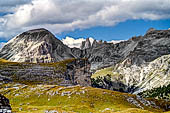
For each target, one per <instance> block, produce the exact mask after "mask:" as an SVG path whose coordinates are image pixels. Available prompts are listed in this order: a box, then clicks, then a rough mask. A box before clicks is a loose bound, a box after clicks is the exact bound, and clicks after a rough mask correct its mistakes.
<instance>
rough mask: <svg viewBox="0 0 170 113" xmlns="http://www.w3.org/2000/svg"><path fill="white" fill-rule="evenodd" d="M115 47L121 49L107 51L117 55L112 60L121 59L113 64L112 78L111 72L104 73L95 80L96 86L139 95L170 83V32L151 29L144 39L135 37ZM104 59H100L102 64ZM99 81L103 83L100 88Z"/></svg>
mask: <svg viewBox="0 0 170 113" xmlns="http://www.w3.org/2000/svg"><path fill="white" fill-rule="evenodd" d="M114 46H117V47H116V49H106V51H107V50H112V52H114V53H111V55H113V54H115V56H114V57H111V58H114V59H116V58H117V59H116V60H112V61H111V62H113V65H112V70H111V71H110V72H111V74H110V76H109V74H108V75H107V73H106V74H101V75H100V76H99V77H100V78H99V77H98V78H96V80H95V81H94V83H95V86H97V87H102V88H107V89H112V90H115V89H116V90H119V91H124V92H131V93H139V92H141V91H144V90H147V89H152V88H156V87H160V86H163V85H165V86H166V85H168V84H170V70H169V62H170V61H169V59H170V56H169V54H170V51H169V50H170V31H169V30H150V31H149V32H148V33H147V34H146V35H144V36H140V37H132V38H131V39H129V40H128V41H125V42H121V43H119V44H115V45H114ZM114 46H113V47H114ZM105 47H107V46H105ZM105 47H104V48H105ZM110 47H111V46H110ZM102 49H103V48H101V50H102ZM97 53H98V54H99V52H97ZM118 53H119V54H118ZM100 54H102V53H100ZM93 55H94V54H93ZM118 55H119V57H117V56H118ZM103 57H104V56H103ZM103 57H101V58H100V59H101V60H100V61H101V62H102V58H103ZM111 58H110V57H108V59H111ZM105 59H106V58H105ZM107 61H108V60H107ZM107 61H106V62H107ZM98 73H99V72H98ZM96 81H99V82H98V83H97V85H96ZM99 84H102V85H99Z"/></svg>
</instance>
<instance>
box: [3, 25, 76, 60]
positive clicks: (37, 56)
mask: <svg viewBox="0 0 170 113" xmlns="http://www.w3.org/2000/svg"><path fill="white" fill-rule="evenodd" d="M0 58H3V59H7V60H9V61H14V62H33V63H40V62H41V63H48V62H57V61H62V60H65V59H69V58H74V56H73V54H72V52H71V49H70V48H69V47H67V46H66V45H64V44H63V43H62V42H61V41H60V40H58V39H57V38H55V36H54V35H53V34H52V33H50V32H49V31H48V30H46V29H43V28H42V29H34V30H30V31H26V32H24V33H22V34H20V35H18V36H16V37H14V38H13V39H12V40H10V41H9V42H8V43H7V44H6V45H5V46H4V47H3V48H2V49H1V50H0Z"/></svg>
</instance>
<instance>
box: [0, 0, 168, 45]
mask: <svg viewBox="0 0 170 113" xmlns="http://www.w3.org/2000/svg"><path fill="white" fill-rule="evenodd" d="M151 27H153V28H155V29H168V28H169V27H170V0H64V2H63V0H1V1H0V46H1V45H3V44H4V43H2V42H7V41H8V40H10V39H11V38H13V37H14V36H16V35H17V34H20V33H22V32H24V31H27V30H30V29H37V28H46V29H48V30H49V31H51V32H52V33H53V34H54V35H55V36H56V37H57V38H59V39H63V38H65V37H67V36H70V37H73V38H74V40H76V39H78V38H82V37H83V38H87V37H93V38H95V39H97V40H106V41H111V40H127V39H129V38H131V37H132V36H138V35H144V34H145V32H146V31H147V30H148V29H149V28H151ZM68 39H69V38H68ZM74 40H73V42H74ZM70 43H72V42H71V41H70Z"/></svg>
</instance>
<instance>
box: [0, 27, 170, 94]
mask: <svg viewBox="0 0 170 113" xmlns="http://www.w3.org/2000/svg"><path fill="white" fill-rule="evenodd" d="M169 54H170V30H155V29H153V28H151V29H149V30H148V31H147V33H146V34H145V35H144V36H138V37H132V38H130V39H129V40H127V41H122V42H120V43H116V44H113V43H107V42H106V41H104V42H103V41H96V40H94V41H93V43H90V41H89V39H86V41H85V42H83V43H82V48H81V49H79V48H69V47H67V46H66V45H64V44H63V43H62V42H61V41H60V40H58V39H56V38H55V37H54V35H52V34H51V33H50V32H49V31H48V30H46V29H35V30H30V31H27V32H24V33H22V34H20V35H18V36H16V37H15V38H13V39H12V40H10V41H9V42H8V43H7V44H6V45H5V46H4V47H3V48H2V49H1V51H0V57H1V58H4V59H8V60H10V61H17V62H34V63H36V62H43V63H45V62H56V61H62V60H65V59H70V58H75V59H81V58H85V59H88V62H89V65H88V68H90V69H87V68H86V66H85V65H84V64H83V65H84V66H77V64H76V62H74V63H73V64H74V65H73V64H72V63H71V66H69V64H67V66H66V67H67V68H68V72H67V71H66V70H65V71H63V73H62V74H60V75H61V76H60V77H61V78H63V77H66V74H65V73H70V74H71V76H72V77H73V76H74V75H76V76H74V77H75V78H77V77H78V75H79V74H80V73H79V72H81V71H80V70H81V69H82V68H84V69H86V70H88V71H87V73H86V75H85V77H89V76H90V75H91V72H93V73H94V74H93V75H92V78H93V83H94V84H92V85H93V86H94V87H101V88H107V89H112V90H121V91H125V92H131V93H137V91H143V90H147V89H151V88H152V87H153V88H154V87H160V86H162V85H168V84H169V83H170V80H169V70H168V66H169V65H168V60H166V59H168V58H169V56H165V55H169ZM27 65H28V64H27ZM155 65H158V66H157V67H156V66H155ZM162 65H164V67H162ZM28 67H29V66H28ZM36 67H41V66H36ZM75 67H78V68H75ZM103 68H105V69H103ZM164 68H165V69H164ZM9 69H10V68H9ZM43 69H44V68H43ZM10 70H12V69H10ZM35 70H36V71H37V70H39V71H41V68H40V69H39V68H38V69H37V68H35ZM44 70H46V69H44ZM47 70H48V69H47ZM97 70H98V71H97ZM160 70H166V73H161V72H159V71H160ZM2 72H3V73H2ZM2 72H1V73H0V74H1V76H3V77H1V78H2V79H4V73H6V72H5V71H2ZM18 72H19V73H20V72H22V71H20V68H19V70H18ZM24 72H25V71H24ZM95 72H96V73H95ZM158 72H159V73H160V74H159V76H158ZM11 73H13V72H11ZM33 73H34V70H33ZM43 73H45V72H44V71H43ZM50 73H51V72H50ZM53 73H54V74H51V75H55V77H59V75H58V72H53ZM75 73H76V74H75ZM22 74H23V75H24V73H21V75H22ZM70 74H69V75H70ZM81 74H82V75H84V74H83V73H82V72H81ZM28 75H29V74H28ZM33 75H35V74H33ZM96 75H97V77H98V78H96ZM107 75H109V76H108V78H107ZM110 75H111V77H110ZM115 75H116V76H115ZM35 76H36V75H35ZM104 76H106V78H105V77H104ZM113 76H114V77H113ZM60 77H59V78H60ZM74 77H73V79H72V78H69V79H70V80H74ZM81 77H82V76H80V78H81ZM85 77H84V78H83V79H82V81H83V83H82V84H86V83H89V81H90V80H89V78H88V80H87V81H88V82H84V81H86V80H85ZM100 77H103V78H100ZM24 78H27V76H25V77H24ZM40 78H41V77H40ZM78 78H79V77H78ZM80 78H79V79H80ZM66 79H67V77H66V78H65V79H63V80H64V81H65V80H66ZM96 79H97V80H98V79H99V80H98V81H97V80H96ZM104 79H105V81H104ZM107 79H109V80H110V79H111V81H109V82H108V81H107ZM158 79H160V80H159V81H158ZM9 80H10V79H9ZM100 80H101V82H102V83H103V85H102V86H101V83H100ZM66 81H67V80H66ZM79 81H80V80H79ZM96 81H97V82H96ZM106 82H107V83H106ZM69 83H70V82H69ZM75 83H76V84H79V82H77V81H76V82H75V81H74V82H73V81H72V83H71V84H72V85H73V84H75ZM80 84H81V83H80ZM99 84H100V85H99ZM86 85H87V84H86Z"/></svg>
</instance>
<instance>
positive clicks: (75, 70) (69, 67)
mask: <svg viewBox="0 0 170 113" xmlns="http://www.w3.org/2000/svg"><path fill="white" fill-rule="evenodd" d="M90 77H91V73H90V63H89V62H88V60H86V59H70V60H65V61H61V62H57V63H49V64H48V63H47V64H31V63H13V62H12V63H10V62H7V63H1V62H0V84H1V83H9V82H19V83H26V84H27V83H29V84H57V85H61V86H72V85H81V86H90V85H91V78H90Z"/></svg>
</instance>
